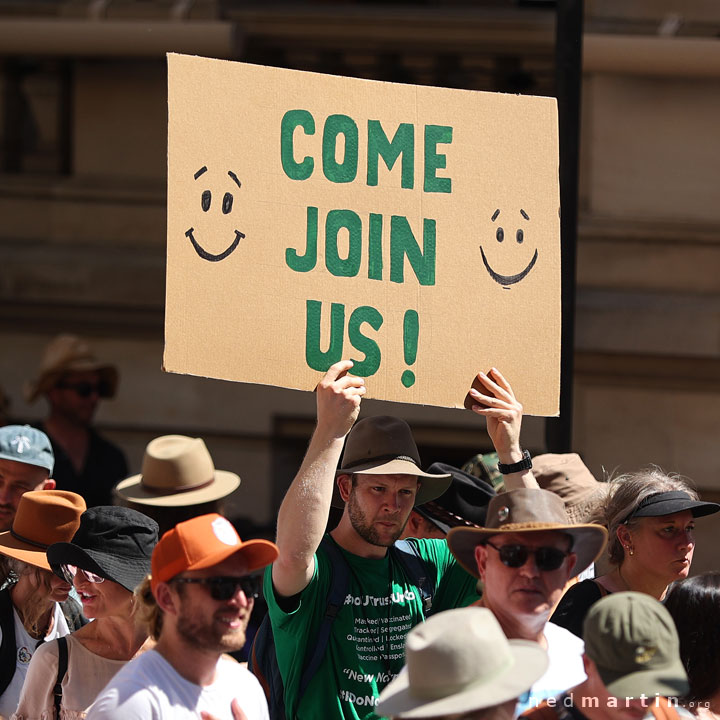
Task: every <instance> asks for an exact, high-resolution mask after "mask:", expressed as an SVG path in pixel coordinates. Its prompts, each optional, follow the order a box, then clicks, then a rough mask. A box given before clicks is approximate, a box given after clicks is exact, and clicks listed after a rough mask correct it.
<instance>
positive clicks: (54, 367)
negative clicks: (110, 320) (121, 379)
mask: <svg viewBox="0 0 720 720" xmlns="http://www.w3.org/2000/svg"><path fill="white" fill-rule="evenodd" d="M86 370H90V371H95V372H97V373H98V374H99V375H100V393H99V394H100V397H105V398H111V397H114V396H115V390H116V389H117V384H118V371H117V368H116V367H115V366H114V365H109V364H108V363H101V362H100V361H99V360H98V359H97V357H96V356H95V355H94V353H93V352H92V350H91V349H90V346H89V345H88V343H87V342H86V341H85V340H83V339H82V338H79V337H77V336H76V335H58V336H57V337H56V338H53V340H51V341H50V343H49V344H48V345H47V347H46V348H45V352H44V354H43V358H42V361H41V363H40V368H39V370H38V375H37V377H36V378H35V379H34V380H32V381H30V382H29V383H27V385H26V386H25V399H26V400H27V401H28V402H33V401H35V400H36V399H37V398H38V397H39V396H40V395H42V394H43V393H46V392H47V391H48V390H50V389H52V388H53V387H55V385H56V384H57V382H58V380H60V378H61V377H62V376H63V375H65V374H66V373H69V372H83V371H86Z"/></svg>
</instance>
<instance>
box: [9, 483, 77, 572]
mask: <svg viewBox="0 0 720 720" xmlns="http://www.w3.org/2000/svg"><path fill="white" fill-rule="evenodd" d="M85 509H86V508H85V500H83V498H82V497H81V496H80V495H78V494H77V493H74V492H70V491H68V490H31V491H30V492H26V493H25V494H24V495H23V496H22V497H21V498H20V502H19V503H18V508H17V512H16V513H15V519H14V520H13V524H12V528H11V529H10V530H8V531H7V532H4V533H0V554H2V555H7V556H8V557H11V558H16V559H17V560H22V562H26V563H28V564H29V565H35V566H36V567H39V568H43V569H45V570H50V564H49V563H48V561H47V557H46V555H45V551H46V550H47V549H48V547H50V545H52V544H53V543H56V542H69V541H70V540H72V537H73V535H75V532H76V531H77V529H78V528H79V527H80V516H81V515H82V514H83V513H84V512H85Z"/></svg>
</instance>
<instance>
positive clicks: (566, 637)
mask: <svg viewBox="0 0 720 720" xmlns="http://www.w3.org/2000/svg"><path fill="white" fill-rule="evenodd" d="M544 633H545V639H546V640H547V653H548V657H549V659H550V664H549V665H548V669H547V670H546V671H545V674H544V675H543V676H542V677H541V678H540V679H539V680H538V681H537V682H536V683H535V684H534V685H533V686H532V687H531V688H530V690H529V691H528V692H527V693H525V694H524V695H522V696H521V697H520V699H519V700H518V704H517V706H516V708H515V717H517V716H518V715H520V713H522V712H525V710H527V709H528V708H534V707H536V706H537V705H539V704H540V703H541V702H542V701H543V700H546V699H547V698H550V697H556V696H558V695H560V694H562V693H564V692H565V691H566V690H569V689H570V688H573V687H575V686H576V685H579V684H580V683H581V682H583V681H584V680H585V679H586V678H587V675H586V674H585V668H584V666H583V661H582V655H583V652H585V643H584V642H583V641H582V640H581V639H580V638H579V637H577V636H576V635H573V634H572V633H571V632H570V631H569V630H566V629H565V628H562V627H560V626H559V625H555V623H551V622H549V623H547V624H546V625H545V631H544Z"/></svg>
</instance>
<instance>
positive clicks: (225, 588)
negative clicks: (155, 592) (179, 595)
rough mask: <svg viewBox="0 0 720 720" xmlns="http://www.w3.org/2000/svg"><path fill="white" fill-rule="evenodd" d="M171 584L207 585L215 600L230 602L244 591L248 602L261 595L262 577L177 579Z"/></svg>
mask: <svg viewBox="0 0 720 720" xmlns="http://www.w3.org/2000/svg"><path fill="white" fill-rule="evenodd" d="M170 582H177V583H187V584H193V585H205V586H206V587H207V588H208V589H209V590H210V597H211V598H212V599H213V600H229V599H230V598H231V597H233V595H235V593H236V592H237V591H238V588H239V589H240V590H242V591H243V593H244V594H245V597H246V598H247V599H248V600H254V599H255V598H257V597H258V596H259V595H260V586H261V583H262V576H261V575H243V576H242V577H207V578H194V577H175V578H173V579H172V580H171V581H170Z"/></svg>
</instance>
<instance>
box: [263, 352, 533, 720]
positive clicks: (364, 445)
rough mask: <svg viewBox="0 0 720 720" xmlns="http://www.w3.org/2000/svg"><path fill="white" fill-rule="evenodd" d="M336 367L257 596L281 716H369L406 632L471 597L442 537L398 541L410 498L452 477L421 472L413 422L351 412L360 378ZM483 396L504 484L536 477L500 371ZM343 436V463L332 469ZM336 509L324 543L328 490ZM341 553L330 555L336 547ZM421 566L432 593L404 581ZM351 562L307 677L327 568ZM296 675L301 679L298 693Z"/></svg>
mask: <svg viewBox="0 0 720 720" xmlns="http://www.w3.org/2000/svg"><path fill="white" fill-rule="evenodd" d="M352 365H353V363H352V361H349V360H344V361H341V362H338V363H335V364H334V365H333V366H332V367H331V368H330V369H329V370H328V372H327V373H326V375H325V376H324V378H323V379H322V381H321V382H320V384H319V385H318V387H317V408H318V411H317V412H318V417H317V427H316V429H315V432H314V434H313V437H312V439H311V441H310V446H309V448H308V451H307V453H306V455H305V459H304V461H303V464H302V466H301V468H300V471H299V472H298V474H297V476H296V477H295V480H294V481H293V483H292V485H291V486H290V488H289V490H288V492H287V495H286V496H285V499H284V501H283V503H282V506H281V508H280V513H279V515H278V531H277V545H278V548H279V556H278V559H277V560H276V562H275V563H274V564H273V565H272V568H271V570H270V571H268V572H266V575H265V596H266V599H267V602H268V607H269V614H270V620H271V623H272V630H273V634H274V639H275V648H276V651H277V661H278V666H279V669H280V672H281V675H282V678H283V683H284V686H285V693H284V704H285V711H286V715H287V717H288V718H298V719H299V720H303V719H304V718H313V719H315V718H318V717H322V718H337V719H341V718H342V719H343V720H350V719H358V718H363V719H364V720H371V719H373V718H376V717H377V715H376V713H375V707H376V705H377V698H378V696H379V694H380V691H381V690H382V689H383V688H384V687H385V686H386V685H387V684H388V683H389V682H390V681H391V680H392V679H393V678H394V677H395V676H396V675H397V673H398V672H399V671H400V669H401V668H402V666H403V661H404V641H405V635H406V634H407V632H408V631H409V630H410V628H412V627H413V626H414V625H416V624H417V623H419V622H421V621H422V620H424V619H425V617H426V614H427V612H428V611H429V609H430V608H429V606H430V603H432V609H433V611H434V612H437V611H440V610H444V609H448V608H452V607H458V606H462V605H467V604H468V603H470V602H472V601H473V600H476V599H477V594H476V589H475V580H474V578H471V577H470V576H469V575H468V574H467V573H466V572H465V571H464V570H463V569H462V568H461V567H460V566H459V565H458V564H457V563H456V562H455V561H454V560H453V558H452V555H451V554H450V552H449V550H448V548H447V544H446V543H445V542H444V541H443V540H411V541H410V544H409V548H410V549H411V552H410V553H407V552H403V551H401V550H400V548H399V547H398V546H396V545H395V541H396V540H397V539H398V538H399V537H400V535H401V534H402V531H403V529H404V527H405V524H406V522H407V519H408V517H409V515H410V512H411V510H412V508H413V507H414V505H416V504H418V503H423V502H427V501H428V500H431V499H432V498H433V497H437V496H439V495H440V494H441V493H442V492H443V491H444V490H445V489H446V487H447V485H448V483H449V477H448V476H444V475H432V474H429V473H424V472H423V471H422V470H421V468H420V460H419V457H418V453H417V447H416V445H415V442H414V440H413V438H412V434H411V432H410V428H409V427H408V426H407V424H406V423H405V422H404V421H403V420H400V419H398V418H392V417H382V416H381V417H370V418H365V419H363V420H361V421H359V422H358V423H357V424H356V425H355V427H353V425H354V424H355V420H356V419H357V416H358V414H359V411H360V404H361V400H362V397H363V395H364V394H365V381H364V380H363V379H362V378H360V377H355V376H353V375H350V374H348V373H349V371H350V370H351V368H352ZM478 379H479V382H480V386H481V387H482V388H483V389H484V392H485V393H487V394H482V393H480V392H478V391H477V390H476V389H473V390H471V391H470V396H471V398H472V400H473V403H477V404H475V405H474V406H473V410H474V411H475V412H477V413H478V414H481V415H485V416H486V417H487V419H488V432H489V434H490V437H491V439H492V440H493V444H494V445H495V448H496V450H497V452H498V456H499V458H500V462H501V463H505V464H506V466H505V468H504V469H505V470H506V472H508V473H510V474H509V475H507V477H506V483H507V484H508V485H509V486H513V487H518V486H522V485H525V484H527V485H532V484H533V483H534V480H533V477H532V473H531V472H530V470H529V460H526V459H525V457H524V455H523V453H522V451H521V450H520V445H519V430H520V422H521V418H522V407H521V405H520V404H519V403H518V402H517V401H516V400H515V397H514V395H513V392H512V389H511V388H510V386H509V384H508V383H507V382H506V380H505V379H504V378H503V377H502V375H500V373H499V372H497V371H492V372H491V374H490V376H489V377H488V376H486V375H485V374H483V373H480V375H478ZM346 436H347V444H346V447H345V453H344V455H343V460H342V464H341V467H340V469H339V470H337V471H336V467H337V464H338V460H339V459H340V454H341V451H342V447H343V442H344V440H345V437H346ZM334 491H335V492H336V493H337V496H336V497H338V498H339V499H340V500H341V502H342V504H343V505H344V510H343V515H342V518H341V520H340V523H339V524H338V526H337V527H336V528H335V529H334V530H333V531H332V532H331V533H330V534H329V535H328V536H326V537H325V539H323V534H324V530H325V526H326V524H327V520H328V513H329V510H330V505H331V502H333V501H334V498H333V492H334ZM338 554H339V556H340V557H339V558H338V559H337V560H336V559H333V556H335V555H338ZM408 554H414V556H415V567H417V566H418V559H419V566H422V567H424V568H425V569H426V570H427V574H428V576H429V577H428V578H427V580H429V583H430V585H431V586H432V588H433V589H432V590H431V592H430V597H428V596H427V593H426V592H425V591H424V588H423V587H422V585H423V581H424V580H425V578H422V579H420V580H419V581H418V580H417V579H415V578H411V577H409V576H410V575H411V574H412V570H411V569H412V567H413V563H411V562H408V561H407V560H403V559H402V556H403V555H408ZM336 563H344V564H345V565H346V566H347V568H348V571H349V572H348V589H347V592H346V593H345V597H344V601H343V602H342V605H341V607H339V609H338V610H337V615H336V617H335V618H334V620H333V621H332V624H331V625H330V634H329V639H328V641H327V645H326V647H325V651H324V656H323V657H322V659H321V661H320V662H319V665H318V667H317V669H316V671H315V672H314V674H313V677H312V678H310V679H309V681H308V679H307V678H305V679H304V682H303V670H304V669H305V667H306V665H307V659H308V658H309V657H310V656H312V654H313V649H314V647H315V646H316V645H318V643H319V642H320V641H319V640H318V638H319V636H320V633H321V628H322V626H323V619H324V616H325V615H326V612H327V611H328V609H329V606H328V593H329V590H330V587H331V584H332V572H333V567H337V565H336ZM301 683H302V684H303V685H306V687H305V688H304V691H302V692H301V690H300V686H301Z"/></svg>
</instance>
